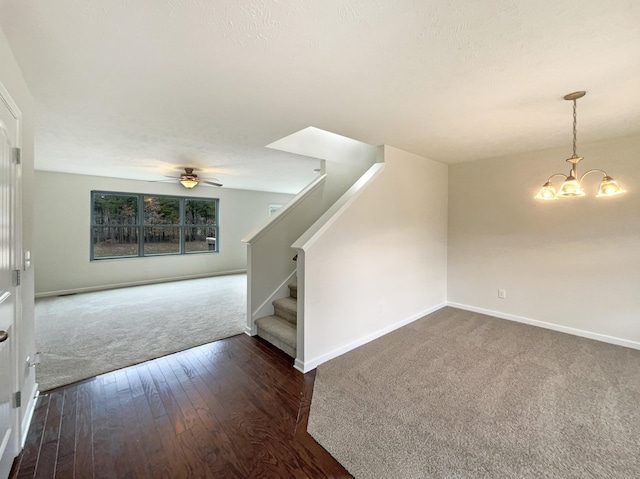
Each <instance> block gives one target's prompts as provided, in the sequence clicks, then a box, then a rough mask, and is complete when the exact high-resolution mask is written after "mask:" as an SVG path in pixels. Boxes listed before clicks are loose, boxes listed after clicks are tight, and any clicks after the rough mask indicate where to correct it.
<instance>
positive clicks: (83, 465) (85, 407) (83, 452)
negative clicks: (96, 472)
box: [74, 381, 95, 478]
mask: <svg viewBox="0 0 640 479" xmlns="http://www.w3.org/2000/svg"><path fill="white" fill-rule="evenodd" d="M92 382H94V381H92ZM93 397H95V394H92V384H91V382H84V383H81V384H80V385H79V386H78V404H77V406H76V440H75V447H76V454H75V464H74V469H75V474H76V476H77V477H87V478H89V477H93V425H92V422H91V411H92V407H91V402H92V399H93Z"/></svg>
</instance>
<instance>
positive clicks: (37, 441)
mask: <svg viewBox="0 0 640 479" xmlns="http://www.w3.org/2000/svg"><path fill="white" fill-rule="evenodd" d="M48 412H49V396H48V395H46V396H41V397H39V398H38V400H37V402H36V407H35V410H34V412H33V418H32V420H31V425H30V426H29V432H28V433H27V440H26V441H25V445H24V448H23V450H22V453H21V455H20V456H19V457H18V460H17V461H15V462H14V464H15V465H16V467H18V469H19V472H18V478H19V479H23V478H32V477H33V476H34V475H35V473H36V465H37V463H38V457H39V456H40V446H41V445H42V435H43V433H44V425H45V423H46V420H47V413H48Z"/></svg>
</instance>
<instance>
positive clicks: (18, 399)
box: [13, 391, 22, 408]
mask: <svg viewBox="0 0 640 479" xmlns="http://www.w3.org/2000/svg"><path fill="white" fill-rule="evenodd" d="M21 406H22V392H21V391H16V392H14V393H13V407H14V408H18V407H21Z"/></svg>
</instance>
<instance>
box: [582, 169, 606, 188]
mask: <svg viewBox="0 0 640 479" xmlns="http://www.w3.org/2000/svg"><path fill="white" fill-rule="evenodd" d="M596 171H597V172H599V173H602V174H603V175H604V176H608V175H607V173H606V171H604V170H601V169H599V168H593V169H592V170H589V171H586V172H585V173H584V174H583V175H582V176H581V177H580V185H582V180H583V179H584V177H585V176H587V175H588V174H589V173H594V172H596Z"/></svg>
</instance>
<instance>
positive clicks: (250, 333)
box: [244, 326, 256, 336]
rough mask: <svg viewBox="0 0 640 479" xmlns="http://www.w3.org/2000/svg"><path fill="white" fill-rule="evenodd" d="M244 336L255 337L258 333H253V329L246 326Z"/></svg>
mask: <svg viewBox="0 0 640 479" xmlns="http://www.w3.org/2000/svg"><path fill="white" fill-rule="evenodd" d="M244 334H246V335H247V336H255V335H256V332H254V331H253V328H250V327H249V326H245V327H244Z"/></svg>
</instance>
